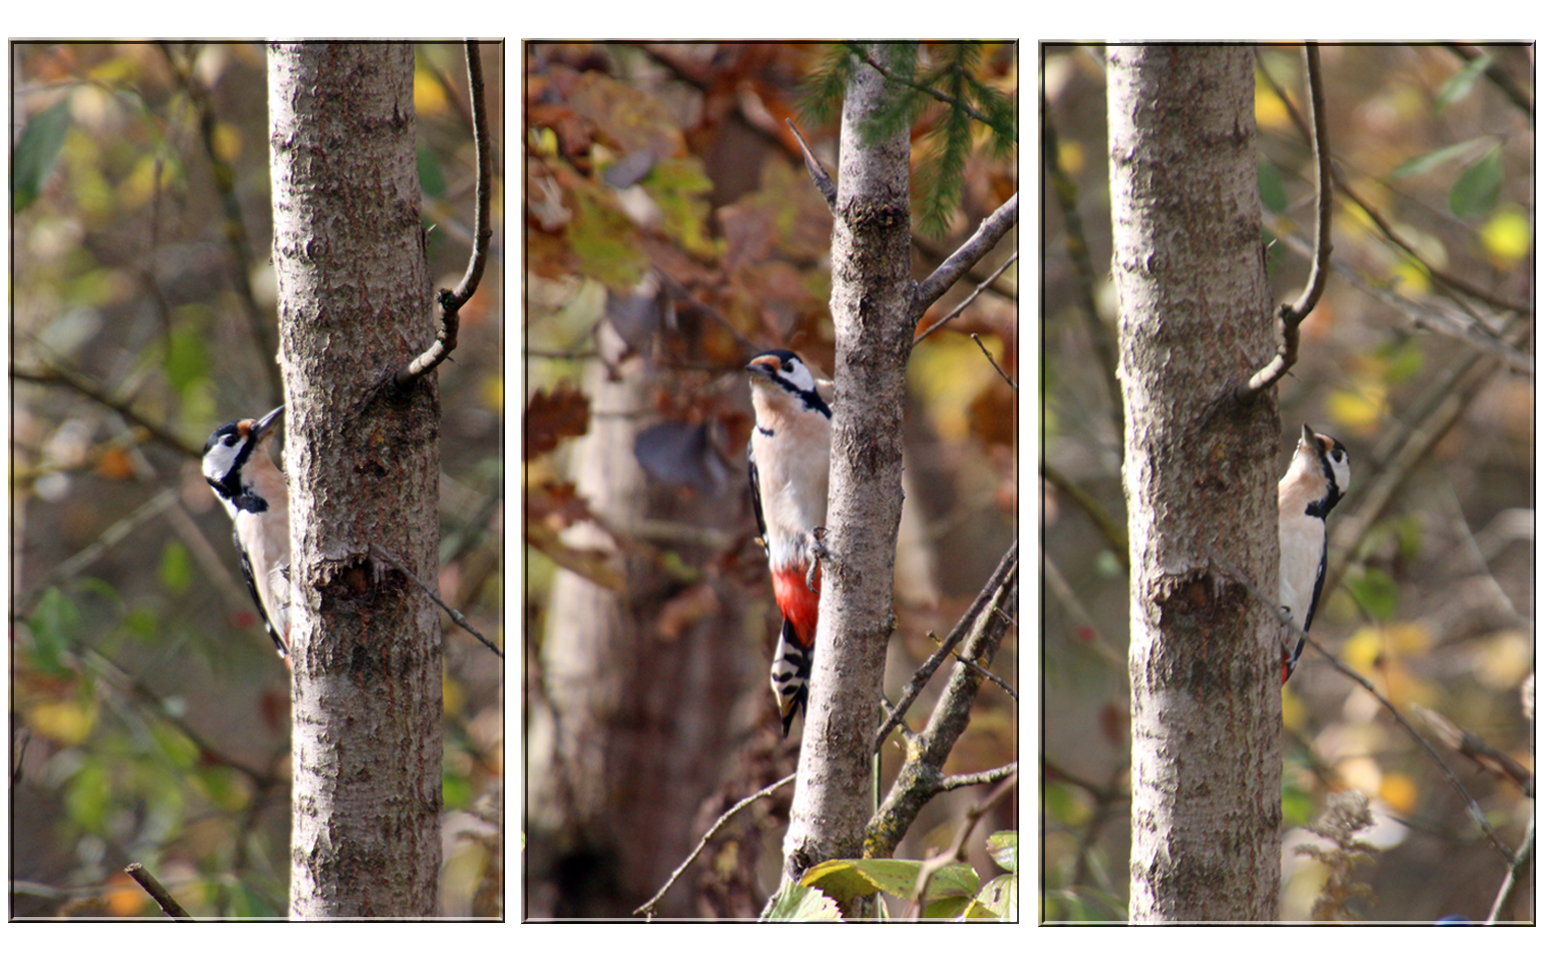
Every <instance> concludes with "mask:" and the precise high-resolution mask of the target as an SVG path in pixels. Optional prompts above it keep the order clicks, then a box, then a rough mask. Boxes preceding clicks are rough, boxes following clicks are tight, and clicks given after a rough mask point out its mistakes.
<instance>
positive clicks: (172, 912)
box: [124, 861, 194, 921]
mask: <svg viewBox="0 0 1548 965" xmlns="http://www.w3.org/2000/svg"><path fill="white" fill-rule="evenodd" d="M124 874H127V875H128V876H129V877H131V878H133V879H134V880H135V881H136V882H137V883H138V884H139V886H140V887H141V888H144V889H145V893H146V894H147V895H150V896H151V899H152V900H154V901H155V902H156V904H158V905H160V906H161V910H162V911H164V912H166V913H167V917H168V918H170V919H172V920H173V921H193V920H194V919H193V916H192V915H190V914H189V913H188V912H187V911H186V910H184V908H183V906H182V905H180V904H178V902H177V899H176V898H173V897H172V895H171V894H170V893H168V891H167V889H166V888H164V887H163V886H162V884H161V882H159V881H157V880H156V876H155V875H153V874H151V873H150V872H149V871H146V870H145V866H144V865H142V864H140V863H139V862H138V861H136V862H135V863H134V864H132V865H130V866H128V867H127V868H125V869H124Z"/></svg>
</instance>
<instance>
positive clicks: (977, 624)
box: [875, 543, 1020, 752]
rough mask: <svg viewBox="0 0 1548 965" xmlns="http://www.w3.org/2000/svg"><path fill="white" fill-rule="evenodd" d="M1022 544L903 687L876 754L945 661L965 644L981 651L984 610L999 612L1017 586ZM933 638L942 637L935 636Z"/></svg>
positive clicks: (880, 735) (1009, 554) (880, 732)
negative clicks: (1009, 591)
mask: <svg viewBox="0 0 1548 965" xmlns="http://www.w3.org/2000/svg"><path fill="white" fill-rule="evenodd" d="M1019 545H1020V544H1019V543H1012V544H1011V547H1010V549H1008V550H1006V551H1005V555H1004V556H1002V557H1001V558H1000V562H999V565H998V566H996V567H995V571H994V573H993V574H992V575H990V577H989V580H988V581H987V582H986V583H985V584H984V587H983V589H981V590H979V591H978V597H977V598H976V599H974V600H973V603H972V604H971V605H970V606H969V607H968V609H967V612H966V613H964V614H962V618H961V619H960V620H958V621H957V625H956V626H954V627H952V628H951V633H949V634H947V635H946V639H945V640H944V641H943V642H942V643H941V645H940V647H939V648H937V649H936V651H935V653H933V654H931V655H930V659H928V660H926V661H925V662H924V663H923V664H922V665H921V666H920V667H919V669H918V670H916V671H914V675H913V677H912V678H911V679H910V680H909V682H908V685H907V686H906V687H904V688H903V695H902V696H901V697H900V698H899V699H898V704H897V707H895V708H894V709H893V710H892V712H891V713H890V714H888V715H887V720H886V722H884V723H883V724H882V725H881V727H879V728H877V731H876V744H875V750H876V751H878V752H879V751H880V750H881V748H882V744H883V743H885V742H886V740H887V735H888V734H889V733H891V731H892V729H893V728H894V727H897V726H899V725H900V724H901V723H902V720H903V715H904V714H905V713H907V712H908V708H909V707H910V706H911V705H912V704H913V702H914V700H915V699H916V698H918V696H919V694H920V692H921V691H922V690H923V689H924V685H925V683H926V682H928V681H929V679H930V677H931V675H933V674H934V673H935V671H936V669H937V668H938V667H940V665H941V664H942V663H944V662H945V660H946V658H947V657H949V656H953V655H955V654H956V653H957V648H958V647H959V646H962V644H963V643H964V642H966V643H967V646H966V647H965V648H964V649H965V650H967V651H968V653H969V654H971V655H973V656H975V657H976V656H977V655H978V653H979V652H980V651H981V649H982V646H981V644H980V643H979V641H977V640H976V639H975V638H974V635H975V631H979V630H981V629H983V628H985V627H986V626H987V625H988V624H986V622H985V621H986V619H987V617H986V614H985V612H984V611H985V610H986V609H988V610H991V611H993V610H995V609H996V601H998V600H1000V599H1001V598H1002V597H1003V596H1004V595H1005V593H1006V591H1007V589H1008V588H1009V587H1011V586H1014V585H1015V582H1016V576H1017V572H1018V569H1017V560H1018V555H1017V554H1018V546H1019ZM991 615H992V614H991ZM998 622H1008V621H1005V618H1004V616H1003V612H1002V613H1001V615H1000V617H999V621H998ZM1001 632H1003V631H1001ZM931 639H938V638H936V637H935V636H934V635H933V634H932V635H931Z"/></svg>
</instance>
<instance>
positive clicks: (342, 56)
mask: <svg viewBox="0 0 1548 965" xmlns="http://www.w3.org/2000/svg"><path fill="white" fill-rule="evenodd" d="M269 107H270V125H271V136H270V152H271V162H272V173H271V176H272V179H273V205H274V264H275V269H276V272H277V274H278V279H279V313H280V355H281V357H280V364H281V368H282V371H283V372H284V376H285V385H286V391H287V396H286V403H287V408H286V434H287V435H286V439H287V453H288V468H289V473H290V494H291V545H292V547H293V555H292V562H291V582H292V584H293V586H294V588H295V589H294V594H293V605H292V613H293V614H294V616H293V623H292V631H291V639H290V650H291V653H292V655H293V658H294V661H295V674H294V679H293V684H292V710H293V714H294V723H293V737H292V740H293V750H292V754H293V763H292V769H293V785H292V810H293V822H294V823H293V827H292V833H291V899H290V913H291V916H292V917H294V918H302V919H317V918H343V917H378V916H379V917H394V918H406V917H424V916H430V915H434V914H435V913H436V895H437V884H438V879H439V874H440V862H441V841H440V816H441V633H440V621H439V619H438V617H437V613H436V611H435V610H434V608H433V606H432V604H431V602H430V600H429V599H428V598H427V597H426V596H425V594H424V593H423V591H421V590H420V589H419V588H418V587H417V586H415V585H414V584H413V583H412V582H411V581H410V580H409V579H408V577H406V576H404V575H403V574H402V573H400V572H398V571H397V570H395V569H388V568H385V567H383V566H382V565H380V564H379V563H377V562H376V561H375V559H374V558H373V557H372V556H371V555H370V552H369V547H370V545H371V544H376V545H378V546H380V547H382V548H383V549H385V550H387V551H388V552H389V553H392V554H393V555H395V556H396V557H397V558H398V559H399V560H401V561H403V563H404V565H405V566H407V567H410V568H412V569H413V570H414V571H415V572H416V573H417V574H418V575H419V577H420V578H421V579H424V580H426V581H428V582H430V583H432V584H433V583H434V581H435V574H436V547H437V541H438V536H439V527H438V522H437V515H436V498H437V486H438V467H439V464H440V451H439V427H440V400H439V396H438V394H437V388H436V380H435V377H434V375H431V376H430V377H429V378H426V379H422V380H420V381H419V382H417V383H415V384H414V385H413V386H412V387H411V388H410V389H409V390H408V391H407V392H406V393H404V394H403V395H402V396H389V395H380V394H376V389H377V387H378V386H379V385H380V384H381V383H382V380H383V379H384V377H385V376H387V375H390V374H391V373H392V372H393V371H394V370H395V369H396V368H398V367H399V366H401V365H403V364H404V362H405V361H407V360H408V359H409V358H411V357H412V356H413V354H414V353H415V352H416V351H418V350H419V349H420V348H422V347H423V346H425V345H428V344H429V343H430V341H431V339H432V338H433V337H434V328H433V326H432V324H431V320H430V314H429V313H430V279H429V274H428V266H427V265H426V263H425V258H424V251H423V248H422V235H421V231H420V216H419V198H420V193H419V178H418V173H417V167H416V163H415V152H414V52H413V48H412V46H410V45H407V44H275V45H273V46H271V48H270V51H269Z"/></svg>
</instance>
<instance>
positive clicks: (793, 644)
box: [769, 619, 812, 737]
mask: <svg viewBox="0 0 1548 965" xmlns="http://www.w3.org/2000/svg"><path fill="white" fill-rule="evenodd" d="M811 676H812V648H811V647H805V646H802V645H801V641H800V638H799V637H798V636H796V629H795V625H794V624H792V623H791V622H790V621H789V620H788V619H787V620H785V621H784V624H783V625H782V626H781V627H780V631H779V642H778V643H777V644H776V645H775V647H774V665H773V667H772V668H771V669H770V671H769V681H770V683H772V684H773V686H774V699H775V701H776V702H777V703H778V704H779V716H780V719H781V721H782V722H783V723H784V725H785V736H786V737H789V736H790V725H791V723H793V722H794V721H795V716H796V711H800V712H801V713H803V714H804V713H805V712H806V685H807V682H808V681H809V680H810V679H811Z"/></svg>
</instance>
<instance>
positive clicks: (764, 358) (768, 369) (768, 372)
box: [747, 355, 779, 379]
mask: <svg viewBox="0 0 1548 965" xmlns="http://www.w3.org/2000/svg"><path fill="white" fill-rule="evenodd" d="M747 371H749V372H751V373H752V374H754V375H761V376H763V377H764V378H766V379H772V378H774V373H775V372H778V371H779V356H777V355H760V356H758V357H757V358H755V359H753V360H752V361H751V362H748V363H747Z"/></svg>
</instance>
